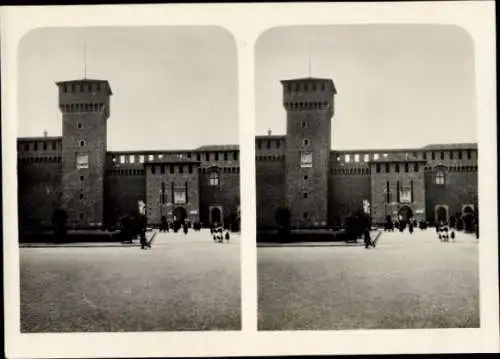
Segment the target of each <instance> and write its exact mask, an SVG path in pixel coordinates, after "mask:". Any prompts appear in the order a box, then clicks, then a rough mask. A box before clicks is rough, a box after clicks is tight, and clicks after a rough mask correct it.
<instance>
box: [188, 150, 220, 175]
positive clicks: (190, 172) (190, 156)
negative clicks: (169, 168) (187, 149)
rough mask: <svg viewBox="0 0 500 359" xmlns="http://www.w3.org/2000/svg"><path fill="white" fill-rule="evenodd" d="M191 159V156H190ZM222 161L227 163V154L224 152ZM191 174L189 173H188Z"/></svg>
mask: <svg viewBox="0 0 500 359" xmlns="http://www.w3.org/2000/svg"><path fill="white" fill-rule="evenodd" d="M190 157H191V156H190ZM224 161H227V152H224ZM190 173H191V172H190Z"/></svg>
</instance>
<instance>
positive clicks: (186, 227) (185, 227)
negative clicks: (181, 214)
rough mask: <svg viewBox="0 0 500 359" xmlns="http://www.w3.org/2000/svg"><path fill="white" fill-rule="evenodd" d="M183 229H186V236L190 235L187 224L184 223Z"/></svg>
mask: <svg viewBox="0 0 500 359" xmlns="http://www.w3.org/2000/svg"><path fill="white" fill-rule="evenodd" d="M183 229H184V234H185V235H187V234H188V225H187V223H186V222H184V225H183Z"/></svg>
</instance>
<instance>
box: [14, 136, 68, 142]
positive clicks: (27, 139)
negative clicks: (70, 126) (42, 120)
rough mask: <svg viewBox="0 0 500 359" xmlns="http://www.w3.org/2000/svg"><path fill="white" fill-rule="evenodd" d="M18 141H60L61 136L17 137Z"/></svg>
mask: <svg viewBox="0 0 500 359" xmlns="http://www.w3.org/2000/svg"><path fill="white" fill-rule="evenodd" d="M17 140H18V141H62V137H61V136H47V137H45V136H37V137H18V138H17Z"/></svg>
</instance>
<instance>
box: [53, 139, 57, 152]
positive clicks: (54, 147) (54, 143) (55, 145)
mask: <svg viewBox="0 0 500 359" xmlns="http://www.w3.org/2000/svg"><path fill="white" fill-rule="evenodd" d="M56 148H57V144H56V141H54V142H52V149H53V150H55V149H56Z"/></svg>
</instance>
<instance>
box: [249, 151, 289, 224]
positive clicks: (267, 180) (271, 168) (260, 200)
mask: <svg viewBox="0 0 500 359" xmlns="http://www.w3.org/2000/svg"><path fill="white" fill-rule="evenodd" d="M276 156H278V155H276ZM255 170H256V192H257V227H273V226H275V225H276V223H275V220H274V216H275V213H276V210H277V209H278V208H280V207H283V206H285V182H286V180H285V162H284V157H283V156H278V157H273V156H271V155H260V156H258V157H257V159H256V164H255Z"/></svg>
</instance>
